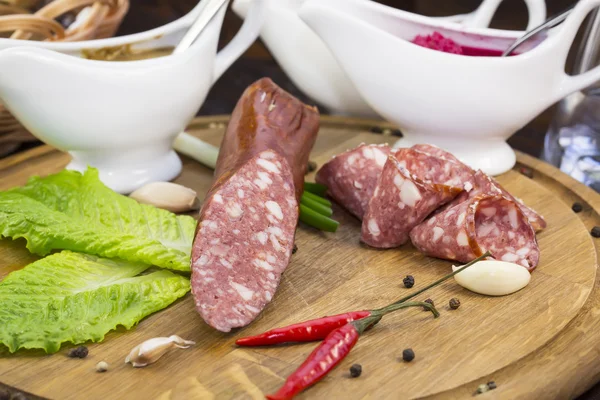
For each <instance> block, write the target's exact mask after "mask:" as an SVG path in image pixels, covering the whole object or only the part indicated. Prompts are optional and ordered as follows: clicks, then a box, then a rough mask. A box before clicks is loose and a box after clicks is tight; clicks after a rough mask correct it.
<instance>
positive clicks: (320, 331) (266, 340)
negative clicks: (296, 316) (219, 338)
mask: <svg viewBox="0 0 600 400" xmlns="http://www.w3.org/2000/svg"><path fill="white" fill-rule="evenodd" d="M489 255H490V253H489V252H486V253H485V254H484V255H482V256H480V257H478V258H476V259H475V260H473V261H471V262H470V263H468V264H466V265H464V266H463V267H462V268H460V269H458V270H456V271H454V272H452V273H451V274H448V275H446V276H445V277H443V278H441V279H439V280H437V281H435V282H434V283H432V284H431V285H427V286H426V287H424V288H422V289H420V290H418V291H416V292H414V293H412V294H410V295H408V296H406V297H403V298H401V299H400V300H398V301H395V302H394V303H392V304H390V305H389V306H388V307H384V308H380V309H377V310H371V311H353V312H349V313H344V314H338V315H332V316H330V317H323V318H317V319H311V320H310V321H305V322H300V323H297V324H293V325H288V326H284V327H281V328H275V329H272V330H270V331H267V332H265V333H261V334H260V335H256V336H248V337H244V338H240V339H238V340H236V342H235V343H236V344H237V345H238V346H269V345H274V344H281V343H289V342H312V341H317V340H322V339H324V338H325V337H326V336H327V335H328V334H329V333H330V332H331V331H333V330H334V329H337V328H339V327H340V326H343V325H345V324H347V323H348V322H352V321H357V320H360V319H362V318H365V317H368V316H371V315H377V314H380V313H381V312H383V311H384V310H386V309H387V308H389V307H391V306H394V305H396V304H402V303H404V302H406V301H407V300H410V299H412V298H413V297H415V296H417V295H419V294H421V293H423V292H424V291H426V290H429V289H431V288H432V287H434V286H437V285H439V284H440V283H442V282H444V281H445V280H447V279H450V278H451V277H453V276H454V275H456V274H458V273H459V272H460V271H462V270H464V269H465V268H467V267H470V266H471V265H473V264H475V263H476V262H477V261H479V260H481V259H484V258H486V257H488V256H489Z"/></svg>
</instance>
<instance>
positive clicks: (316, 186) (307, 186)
mask: <svg viewBox="0 0 600 400" xmlns="http://www.w3.org/2000/svg"><path fill="white" fill-rule="evenodd" d="M304 190H305V191H307V192H311V193H313V194H316V195H318V196H325V192H327V186H325V185H321V184H320V183H312V182H304Z"/></svg>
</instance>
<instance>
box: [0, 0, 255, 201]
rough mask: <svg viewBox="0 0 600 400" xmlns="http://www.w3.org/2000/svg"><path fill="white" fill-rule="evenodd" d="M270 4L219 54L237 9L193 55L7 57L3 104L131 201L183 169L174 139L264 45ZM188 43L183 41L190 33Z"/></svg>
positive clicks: (32, 50) (1, 63) (205, 34)
mask: <svg viewBox="0 0 600 400" xmlns="http://www.w3.org/2000/svg"><path fill="white" fill-rule="evenodd" d="M263 6H264V3H263V0H255V2H254V4H253V8H252V10H251V12H250V15H249V17H248V19H247V20H246V21H245V22H244V25H243V26H242V28H241V29H240V31H239V32H238V34H237V36H236V37H235V38H234V39H233V40H232V41H231V42H230V43H229V44H228V45H227V46H226V47H225V48H224V49H223V50H221V52H219V54H217V44H218V39H219V34H220V31H221V25H222V23H223V18H224V16H225V11H226V9H227V2H226V3H224V5H223V6H222V7H221V8H220V9H219V11H218V12H217V14H216V15H215V16H214V17H213V18H212V20H211V21H210V23H209V24H208V25H207V26H206V28H205V29H204V30H203V31H202V33H201V34H200V36H199V37H198V39H197V40H196V41H195V42H194V44H193V45H192V46H191V47H190V48H189V49H188V50H187V51H185V52H182V53H179V54H176V55H171V56H167V57H161V58H156V59H149V60H142V61H127V62H109V61H94V60H86V59H82V58H78V57H72V56H69V55H66V54H62V53H59V52H55V51H51V50H47V49H41V48H37V47H12V48H8V49H4V50H1V51H0V71H2V72H1V73H0V98H1V99H2V102H3V103H4V105H5V106H6V107H7V108H8V110H9V111H10V112H11V113H12V114H13V115H14V116H15V117H16V118H17V119H18V120H19V121H20V122H21V123H22V124H23V125H24V126H25V127H26V128H27V129H28V130H29V131H30V132H31V133H33V134H34V135H35V136H36V137H38V138H39V139H40V140H42V141H44V142H46V143H48V144H50V145H52V146H54V147H56V148H58V149H60V150H64V151H69V153H70V154H71V155H72V157H73V159H72V161H71V163H70V164H69V165H68V166H67V168H68V169H75V170H85V169H86V168H87V166H88V165H90V166H93V167H96V168H98V169H99V171H100V177H101V179H102V181H103V182H104V183H105V184H107V185H108V186H109V187H111V188H112V189H114V190H116V191H118V192H121V193H130V192H132V191H133V190H135V189H137V188H139V187H140V186H142V185H144V184H146V183H149V182H153V181H168V180H171V179H173V178H174V177H176V176H177V175H178V174H179V173H180V171H181V160H180V159H179V157H178V156H177V154H175V152H174V151H173V150H172V148H171V146H172V143H173V140H174V139H175V137H176V136H177V134H179V133H180V132H182V131H183V130H184V129H185V128H186V125H187V124H188V123H189V122H190V121H191V120H192V119H193V118H194V116H195V115H196V112H197V111H198V109H199V108H200V106H201V105H202V103H203V102H204V99H205V98H206V95H207V93H208V91H209V89H210V87H211V86H212V85H213V83H214V82H215V81H216V80H217V79H218V78H219V77H220V76H221V74H223V72H224V71H225V70H226V69H227V68H229V66H230V65H231V64H232V63H233V62H234V61H235V60H236V59H237V58H238V57H239V56H240V55H241V54H242V53H243V52H244V51H245V50H246V49H247V48H248V47H249V46H250V45H251V44H252V43H253V42H254V41H255V40H256V38H257V37H258V34H259V30H260V26H261V23H262V17H263ZM182 36H183V35H182Z"/></svg>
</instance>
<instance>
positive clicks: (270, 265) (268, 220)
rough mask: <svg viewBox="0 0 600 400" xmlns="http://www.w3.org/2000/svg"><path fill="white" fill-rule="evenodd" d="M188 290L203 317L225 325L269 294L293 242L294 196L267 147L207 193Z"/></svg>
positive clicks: (239, 320) (238, 322)
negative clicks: (190, 289)
mask: <svg viewBox="0 0 600 400" xmlns="http://www.w3.org/2000/svg"><path fill="white" fill-rule="evenodd" d="M203 210H205V211H204V212H203V214H202V219H201V221H202V222H201V224H200V227H199V231H198V234H197V236H196V242H195V243H194V247H195V249H197V251H196V252H195V253H194V259H193V264H192V268H193V272H194V273H193V275H192V294H193V295H194V299H195V301H196V308H197V309H198V311H199V313H200V315H201V316H202V318H203V319H204V320H205V321H206V323H208V324H209V325H210V326H212V327H214V328H216V329H218V330H220V331H222V332H229V331H230V330H231V329H232V328H236V327H242V326H245V325H247V324H248V323H249V322H251V321H252V320H254V318H256V316H257V315H258V314H259V313H260V312H261V311H262V309H263V308H264V307H265V305H266V304H267V303H269V301H271V299H272V298H273V295H274V294H275V290H276V289H277V287H278V285H279V280H280V278H281V274H282V273H283V271H284V270H285V268H286V267H287V265H288V263H289V260H290V257H291V254H292V247H293V245H294V233H295V230H296V223H297V222H296V219H295V218H292V217H291V216H297V215H298V203H297V201H296V197H295V194H294V179H293V175H292V173H291V170H290V167H289V166H288V163H287V161H286V160H285V159H284V158H283V157H282V156H280V155H279V154H278V153H276V152H275V151H272V150H266V151H264V152H262V153H259V154H258V155H257V156H255V157H254V158H252V159H250V160H249V161H247V162H246V163H245V165H244V166H242V167H241V168H240V169H239V170H238V171H237V172H236V174H235V175H234V176H232V177H231V178H230V179H229V180H228V181H227V182H226V183H224V184H223V185H221V186H220V187H219V188H218V190H216V191H215V192H213V193H212V195H211V196H210V198H208V199H207V200H205V205H204V206H203Z"/></svg>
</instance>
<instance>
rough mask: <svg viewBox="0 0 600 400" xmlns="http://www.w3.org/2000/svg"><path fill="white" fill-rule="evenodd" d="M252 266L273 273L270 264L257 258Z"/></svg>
mask: <svg viewBox="0 0 600 400" xmlns="http://www.w3.org/2000/svg"><path fill="white" fill-rule="evenodd" d="M254 264H255V265H256V266H257V267H259V268H262V269H264V270H266V271H273V266H272V265H271V264H269V263H268V262H266V261H264V260H261V259H259V258H257V259H255V260H254Z"/></svg>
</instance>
